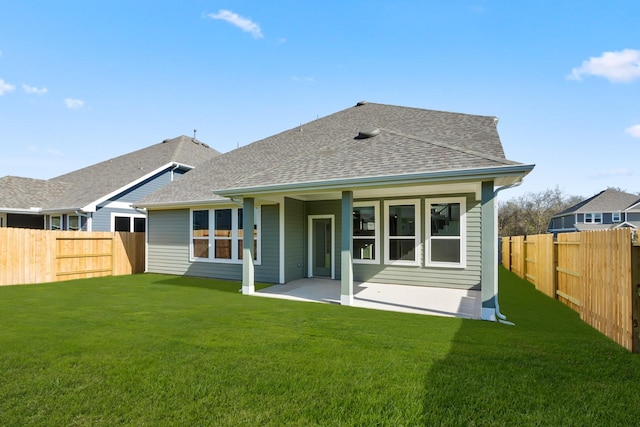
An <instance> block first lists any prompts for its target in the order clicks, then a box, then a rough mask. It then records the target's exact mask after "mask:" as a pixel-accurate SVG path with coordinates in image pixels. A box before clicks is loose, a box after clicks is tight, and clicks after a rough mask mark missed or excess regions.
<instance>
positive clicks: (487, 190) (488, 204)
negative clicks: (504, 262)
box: [480, 181, 498, 322]
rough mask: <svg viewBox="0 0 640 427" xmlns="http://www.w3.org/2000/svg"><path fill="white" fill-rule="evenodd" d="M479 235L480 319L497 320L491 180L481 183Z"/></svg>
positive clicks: (494, 235)
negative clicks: (480, 244)
mask: <svg viewBox="0 0 640 427" xmlns="http://www.w3.org/2000/svg"><path fill="white" fill-rule="evenodd" d="M481 206H482V207H481V225H480V228H481V235H482V246H481V247H482V274H481V276H480V286H481V289H482V291H481V295H482V320H491V321H494V322H495V321H497V320H498V319H497V318H496V313H497V302H498V277H497V275H496V270H497V268H496V266H497V263H498V260H497V258H496V251H495V246H496V244H497V243H496V242H497V240H498V225H497V223H496V199H495V193H494V191H493V181H484V182H483V183H482V201H481Z"/></svg>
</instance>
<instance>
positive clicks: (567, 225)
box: [547, 188, 640, 234]
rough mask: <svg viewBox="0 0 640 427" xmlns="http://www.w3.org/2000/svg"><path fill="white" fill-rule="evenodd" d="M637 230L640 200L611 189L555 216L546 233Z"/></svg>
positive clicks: (639, 216)
mask: <svg viewBox="0 0 640 427" xmlns="http://www.w3.org/2000/svg"><path fill="white" fill-rule="evenodd" d="M618 227H630V228H635V229H637V228H639V227H640V196H639V195H637V194H630V193H625V192H623V191H619V190H615V189H612V188H609V189H606V190H604V191H601V192H600V193H598V194H596V195H595V196H592V197H589V198H588V199H586V200H583V201H581V202H580V203H577V204H575V205H573V206H571V207H570V208H568V209H565V210H564V211H562V212H560V213H558V214H556V215H554V216H553V217H551V220H550V221H549V226H548V227H547V233H554V234H557V233H568V232H575V231H593V230H606V229H610V228H618Z"/></svg>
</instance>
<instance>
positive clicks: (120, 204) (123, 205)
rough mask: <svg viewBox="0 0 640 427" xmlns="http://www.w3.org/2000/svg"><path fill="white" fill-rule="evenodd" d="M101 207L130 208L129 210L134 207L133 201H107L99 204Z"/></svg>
mask: <svg viewBox="0 0 640 427" xmlns="http://www.w3.org/2000/svg"><path fill="white" fill-rule="evenodd" d="M99 207H100V208H101V209H104V208H109V209H129V210H132V209H133V207H132V206H131V203H127V202H109V203H106V204H104V205H99Z"/></svg>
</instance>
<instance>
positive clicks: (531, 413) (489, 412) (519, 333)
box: [423, 267, 640, 426]
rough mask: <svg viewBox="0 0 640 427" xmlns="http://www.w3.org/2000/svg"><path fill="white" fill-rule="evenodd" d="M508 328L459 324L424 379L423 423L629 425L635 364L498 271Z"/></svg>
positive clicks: (638, 361)
mask: <svg viewBox="0 0 640 427" xmlns="http://www.w3.org/2000/svg"><path fill="white" fill-rule="evenodd" d="M500 302H501V305H502V308H503V312H504V313H505V314H506V315H507V316H508V318H509V320H511V321H513V322H515V323H516V326H506V325H502V324H497V323H490V322H481V321H471V320H465V321H463V322H462V326H461V327H460V329H459V330H458V332H457V333H456V335H455V337H454V340H453V343H452V346H451V350H450V352H449V354H448V355H447V357H446V358H444V359H442V360H440V361H438V362H436V363H435V364H434V365H433V366H432V368H431V369H430V371H429V373H428V374H427V378H426V381H425V395H424V405H423V408H424V418H425V423H426V424H427V425H492V426H496V425H497V426H500V425H581V426H585V425H634V424H636V423H637V420H638V419H640V398H639V397H638V393H637V392H636V390H637V385H638V384H640V358H638V355H634V354H631V353H629V352H627V351H626V350H625V349H623V348H622V347H620V346H619V345H617V344H616V343H614V342H612V341H611V340H609V339H608V338H606V337H605V336H604V335H602V334H600V333H599V332H598V331H596V330H595V329H593V328H591V327H590V326H589V325H587V324H585V323H584V322H582V321H581V320H580V318H579V316H578V314H577V313H575V312H573V311H572V310H571V309H569V308H568V307H565V306H564V305H562V304H561V303H560V302H559V301H556V300H553V299H551V298H548V297H546V296H545V295H543V294H542V293H540V292H538V291H536V290H535V288H534V287H533V286H532V285H531V284H529V283H527V282H525V281H523V280H521V279H519V278H518V277H517V276H515V275H514V274H512V273H511V272H508V271H506V270H505V269H504V268H502V267H501V269H500Z"/></svg>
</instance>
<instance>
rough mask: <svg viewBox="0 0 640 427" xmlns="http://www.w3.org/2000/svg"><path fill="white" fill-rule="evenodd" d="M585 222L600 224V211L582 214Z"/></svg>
mask: <svg viewBox="0 0 640 427" xmlns="http://www.w3.org/2000/svg"><path fill="white" fill-rule="evenodd" d="M584 222H585V224H602V213H601V212H598V213H586V214H584Z"/></svg>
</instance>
